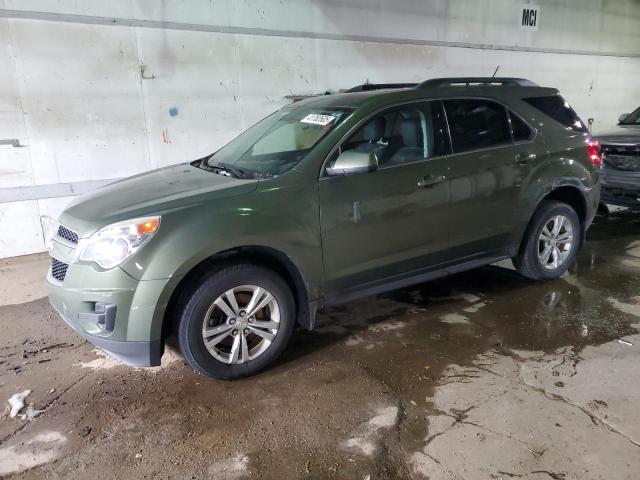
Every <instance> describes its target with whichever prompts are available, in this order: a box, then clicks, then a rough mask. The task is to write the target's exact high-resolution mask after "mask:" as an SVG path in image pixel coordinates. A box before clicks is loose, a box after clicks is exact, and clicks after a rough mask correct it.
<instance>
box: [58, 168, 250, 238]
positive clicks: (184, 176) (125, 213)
mask: <svg viewBox="0 0 640 480" xmlns="http://www.w3.org/2000/svg"><path fill="white" fill-rule="evenodd" d="M257 186H258V181H257V180H243V179H237V178H232V177H227V176H224V175H219V174H216V173H213V172H210V171H207V170H203V169H200V168H197V167H194V166H193V165H190V164H188V163H184V164H180V165H174V166H171V167H165V168H160V169H157V170H152V171H150V172H146V173H142V174H140V175H136V176H133V177H129V178H125V179H124V180H119V181H117V182H114V183H111V184H109V185H106V186H104V187H102V188H100V189H98V190H96V191H95V192H92V193H89V194H86V195H83V196H81V197H78V198H77V199H75V200H74V201H73V202H72V203H71V204H70V205H69V206H68V207H67V209H66V210H65V211H64V212H63V213H62V215H61V216H60V223H62V224H63V225H65V226H66V227H68V228H71V229H72V230H74V231H76V232H77V233H78V235H79V236H80V237H81V238H83V237H87V236H90V235H91V234H93V233H95V232H96V231H97V230H99V229H100V228H102V227H104V226H106V225H109V224H112V223H115V222H119V221H123V220H128V219H131V218H137V217H142V216H146V215H153V214H158V213H162V212H165V211H168V210H173V209H179V208H183V207H186V206H190V205H194V204H199V203H202V202H204V201H210V200H214V199H216V198H221V197H225V198H228V197H230V196H235V195H242V194H246V193H250V192H252V191H254V190H255V189H256V188H257Z"/></svg>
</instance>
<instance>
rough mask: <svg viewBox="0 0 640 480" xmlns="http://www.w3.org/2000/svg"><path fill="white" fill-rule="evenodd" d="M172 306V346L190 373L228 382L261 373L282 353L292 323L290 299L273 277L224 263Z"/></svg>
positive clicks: (293, 311)
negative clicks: (174, 338) (175, 335)
mask: <svg viewBox="0 0 640 480" xmlns="http://www.w3.org/2000/svg"><path fill="white" fill-rule="evenodd" d="M193 284H194V288H193V290H191V291H185V295H184V297H183V300H182V302H183V303H182V304H181V305H177V306H176V310H177V312H179V318H176V319H175V321H176V322H178V323H177V333H178V341H179V344H180V350H181V351H182V354H183V355H184V358H185V360H187V362H189V364H190V365H191V366H192V367H193V369H194V370H196V371H198V372H199V373H202V374H204V375H207V376H209V377H212V378H218V379H221V380H230V379H234V378H239V377H246V376H248V375H253V374H254V373H257V372H259V371H260V370H263V369H265V368H266V367H267V366H269V364H271V363H272V362H273V361H274V360H275V359H276V358H277V357H278V356H279V355H280V353H282V351H283V350H284V348H285V346H286V345H287V342H288V341H289V338H290V337H291V332H292V331H293V327H294V325H295V322H296V317H295V314H296V309H295V301H294V299H293V294H292V292H291V289H290V288H289V286H288V285H287V283H286V282H285V281H284V280H283V278H282V277H280V276H279V275H278V274H277V273H275V272H274V271H272V270H269V269H267V268H264V267H262V266H258V265H253V264H249V263H237V264H227V265H225V266H219V267H218V268H217V269H215V270H213V271H211V272H209V273H207V274H205V275H204V276H203V277H202V278H199V279H197V280H194V283H193Z"/></svg>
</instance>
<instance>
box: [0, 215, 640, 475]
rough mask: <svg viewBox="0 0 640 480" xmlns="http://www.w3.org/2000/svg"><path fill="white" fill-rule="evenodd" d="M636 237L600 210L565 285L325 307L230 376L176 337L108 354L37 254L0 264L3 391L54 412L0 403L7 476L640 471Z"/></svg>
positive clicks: (507, 271)
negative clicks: (64, 301)
mask: <svg viewBox="0 0 640 480" xmlns="http://www.w3.org/2000/svg"><path fill="white" fill-rule="evenodd" d="M638 234H640V217H638V216H637V215H636V216H633V215H631V214H629V213H625V212H620V213H616V214H615V215H612V216H611V217H609V218H599V219H598V220H597V223H596V224H595V225H594V227H593V228H592V229H591V230H590V232H589V237H588V241H587V242H586V243H585V247H584V250H583V251H582V252H581V253H580V256H579V259H578V262H577V264H576V265H574V266H573V267H572V269H571V272H570V274H568V275H566V276H565V277H563V278H562V279H560V280H558V281H555V282H548V283H537V282H529V281H527V280H524V279H522V278H520V277H519V276H517V275H516V274H515V272H514V271H513V270H512V269H511V268H510V267H509V266H508V264H504V265H503V264H500V265H498V266H492V267H487V268H482V269H478V270H475V271H472V272H468V273H465V274H462V275H457V276H454V277H451V278H449V279H444V280H440V281H437V282H431V283H426V284H423V285H419V286H416V287H413V288H408V289H404V290H399V291H395V292H392V293H390V294H387V295H382V296H379V297H377V298H369V299H365V300H361V301H358V302H352V303H350V304H347V305H343V306H340V307H336V308H332V309H329V310H328V311H326V312H324V313H322V314H320V315H319V316H318V328H317V330H315V331H314V332H305V331H298V332H296V333H295V334H294V336H293V338H292V342H291V346H290V348H288V349H287V351H286V352H285V355H284V357H283V358H282V359H281V360H280V361H279V362H278V363H277V364H276V365H275V366H274V367H273V368H272V369H271V370H269V371H267V372H265V373H263V374H261V375H258V376H256V377H253V378H249V379H245V380H241V381H237V382H232V383H229V382H215V381H211V380H208V379H206V378H203V377H201V376H199V375H196V374H194V373H193V372H192V371H191V370H190V369H189V368H188V367H187V366H186V365H185V363H184V362H183V361H182V359H181V357H180V356H179V355H178V354H177V353H176V352H175V351H173V350H172V348H171V347H170V348H169V351H168V354H166V355H165V357H164V358H163V366H162V367H158V368H155V369H147V370H145V369H132V368H129V367H125V366H122V365H120V364H118V363H117V362H113V361H111V360H110V359H107V358H105V357H104V356H103V355H101V354H100V353H99V352H98V351H96V350H95V349H94V347H93V346H91V345H90V344H88V343H86V342H84V341H83V340H82V339H80V338H79V337H78V336H77V335H75V334H74V333H73V332H71V331H70V330H69V329H68V328H67V327H66V326H65V325H64V324H63V323H62V321H61V320H60V319H59V318H58V317H57V315H56V314H55V313H54V312H53V311H52V310H51V309H50V308H49V307H48V306H47V303H46V300H45V299H43V298H38V297H39V296H40V297H41V296H42V293H41V287H40V283H39V282H40V281H41V278H40V276H39V275H40V274H39V273H38V272H40V271H44V270H45V269H46V260H45V261H43V260H41V259H38V258H35V259H33V258H31V259H23V260H25V261H27V262H28V263H29V265H28V268H27V269H26V272H27V273H26V274H25V276H23V277H21V279H20V282H18V281H14V277H15V275H18V274H19V272H20V271H21V269H20V266H19V265H20V263H19V262H18V263H15V262H14V263H12V264H11V266H10V268H6V267H7V266H6V265H4V266H3V265H0V272H2V277H1V278H0V283H1V285H0V292H5V293H6V292H9V293H8V294H5V295H4V297H2V296H0V330H1V331H2V332H6V334H5V335H3V337H2V341H1V342H0V401H6V399H8V398H9V397H10V396H11V395H13V394H14V393H16V392H20V391H23V390H26V389H31V390H32V394H31V395H29V397H27V403H28V404H29V406H31V407H32V408H33V409H35V410H44V412H43V413H41V414H40V415H39V416H37V417H36V418H34V419H32V420H31V421H24V420H20V419H18V418H16V419H10V418H8V408H7V410H6V412H5V413H1V412H2V408H0V476H1V475H5V476H7V477H8V478H21V479H31V478H34V479H36V478H37V479H39V478H74V479H76V478H77V479H90V480H94V479H95V478H130V479H142V478H195V479H205V478H206V479H209V478H214V479H243V478H261V479H282V478H287V479H296V478H317V479H321V478H322V479H324V478H344V479H366V478H369V479H371V480H375V479H413V480H419V479H422V478H429V479H431V480H437V479H460V480H463V479H464V480H476V479H478V480H480V479H483V480H484V479H530V480H547V479H551V480H574V479H575V480H577V479H580V480H591V479H603V480H604V479H606V480H616V479H625V480H626V479H634V478H637V477H638V475H637V472H638V470H639V469H640V447H639V442H640V421H639V420H638V414H637V405H638V404H640V369H638V368H637V365H638V364H639V360H640V358H639V355H640V334H639V333H638V330H639V328H640V297H639V296H638V292H640V288H639V287H640V261H639V259H640V250H639V249H638V246H639V245H640V244H639V243H638V240H637V238H638ZM30 285H33V288H31V289H30V290H29V291H28V292H21V291H20V290H22V289H29V288H30ZM39 288H40V290H39ZM11 292H14V293H15V295H14V294H12V293H11ZM38 292H40V293H38ZM618 340H623V341H622V342H619V341H618Z"/></svg>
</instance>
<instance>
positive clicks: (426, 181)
mask: <svg viewBox="0 0 640 480" xmlns="http://www.w3.org/2000/svg"><path fill="white" fill-rule="evenodd" d="M446 179H447V177H445V176H444V175H438V176H433V175H426V176H424V177H422V178H421V179H420V180H418V186H419V187H422V188H428V187H433V186H434V185H437V184H438V183H442V182H444V181H445V180H446Z"/></svg>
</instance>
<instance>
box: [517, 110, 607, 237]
mask: <svg viewBox="0 0 640 480" xmlns="http://www.w3.org/2000/svg"><path fill="white" fill-rule="evenodd" d="M515 103H516V104H517V109H516V112H517V113H520V114H521V115H522V116H523V117H524V118H525V119H527V120H528V121H529V122H530V123H531V125H533V126H535V127H536V128H537V129H538V136H537V138H536V142H541V143H542V144H543V145H544V147H545V149H546V152H547V153H546V155H543V156H542V158H540V157H538V158H537V159H536V161H534V162H533V163H532V164H531V168H530V170H529V172H528V177H527V178H525V179H524V181H523V185H522V188H521V191H520V201H519V202H518V214H517V215H516V219H517V224H516V228H515V229H514V232H515V235H516V236H515V238H514V241H515V244H517V245H519V243H520V239H521V238H522V236H523V235H524V231H525V229H526V227H527V225H528V223H529V221H530V219H531V217H532V216H533V214H534V212H535V210H536V208H537V207H538V205H539V204H540V202H541V201H542V200H543V199H544V198H545V197H546V196H547V195H549V194H550V193H551V192H552V191H554V190H555V189H557V188H560V187H573V188H576V189H577V190H579V191H580V192H581V194H582V195H583V199H584V201H585V202H586V206H587V210H588V211H593V212H595V210H596V209H597V206H598V201H599V197H600V178H599V169H598V168H597V167H596V166H595V165H594V164H593V163H592V162H591V161H590V160H589V156H588V152H587V148H586V142H587V140H588V138H589V135H587V134H585V133H579V132H576V131H573V130H569V129H566V128H565V127H563V126H562V125H561V124H559V123H558V122H556V121H555V120H553V119H551V118H548V117H546V116H545V115H544V114H542V113H539V112H538V111H537V110H536V109H534V108H532V107H530V106H529V105H528V104H526V103H525V102H523V101H522V100H519V101H516V102H515Z"/></svg>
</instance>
